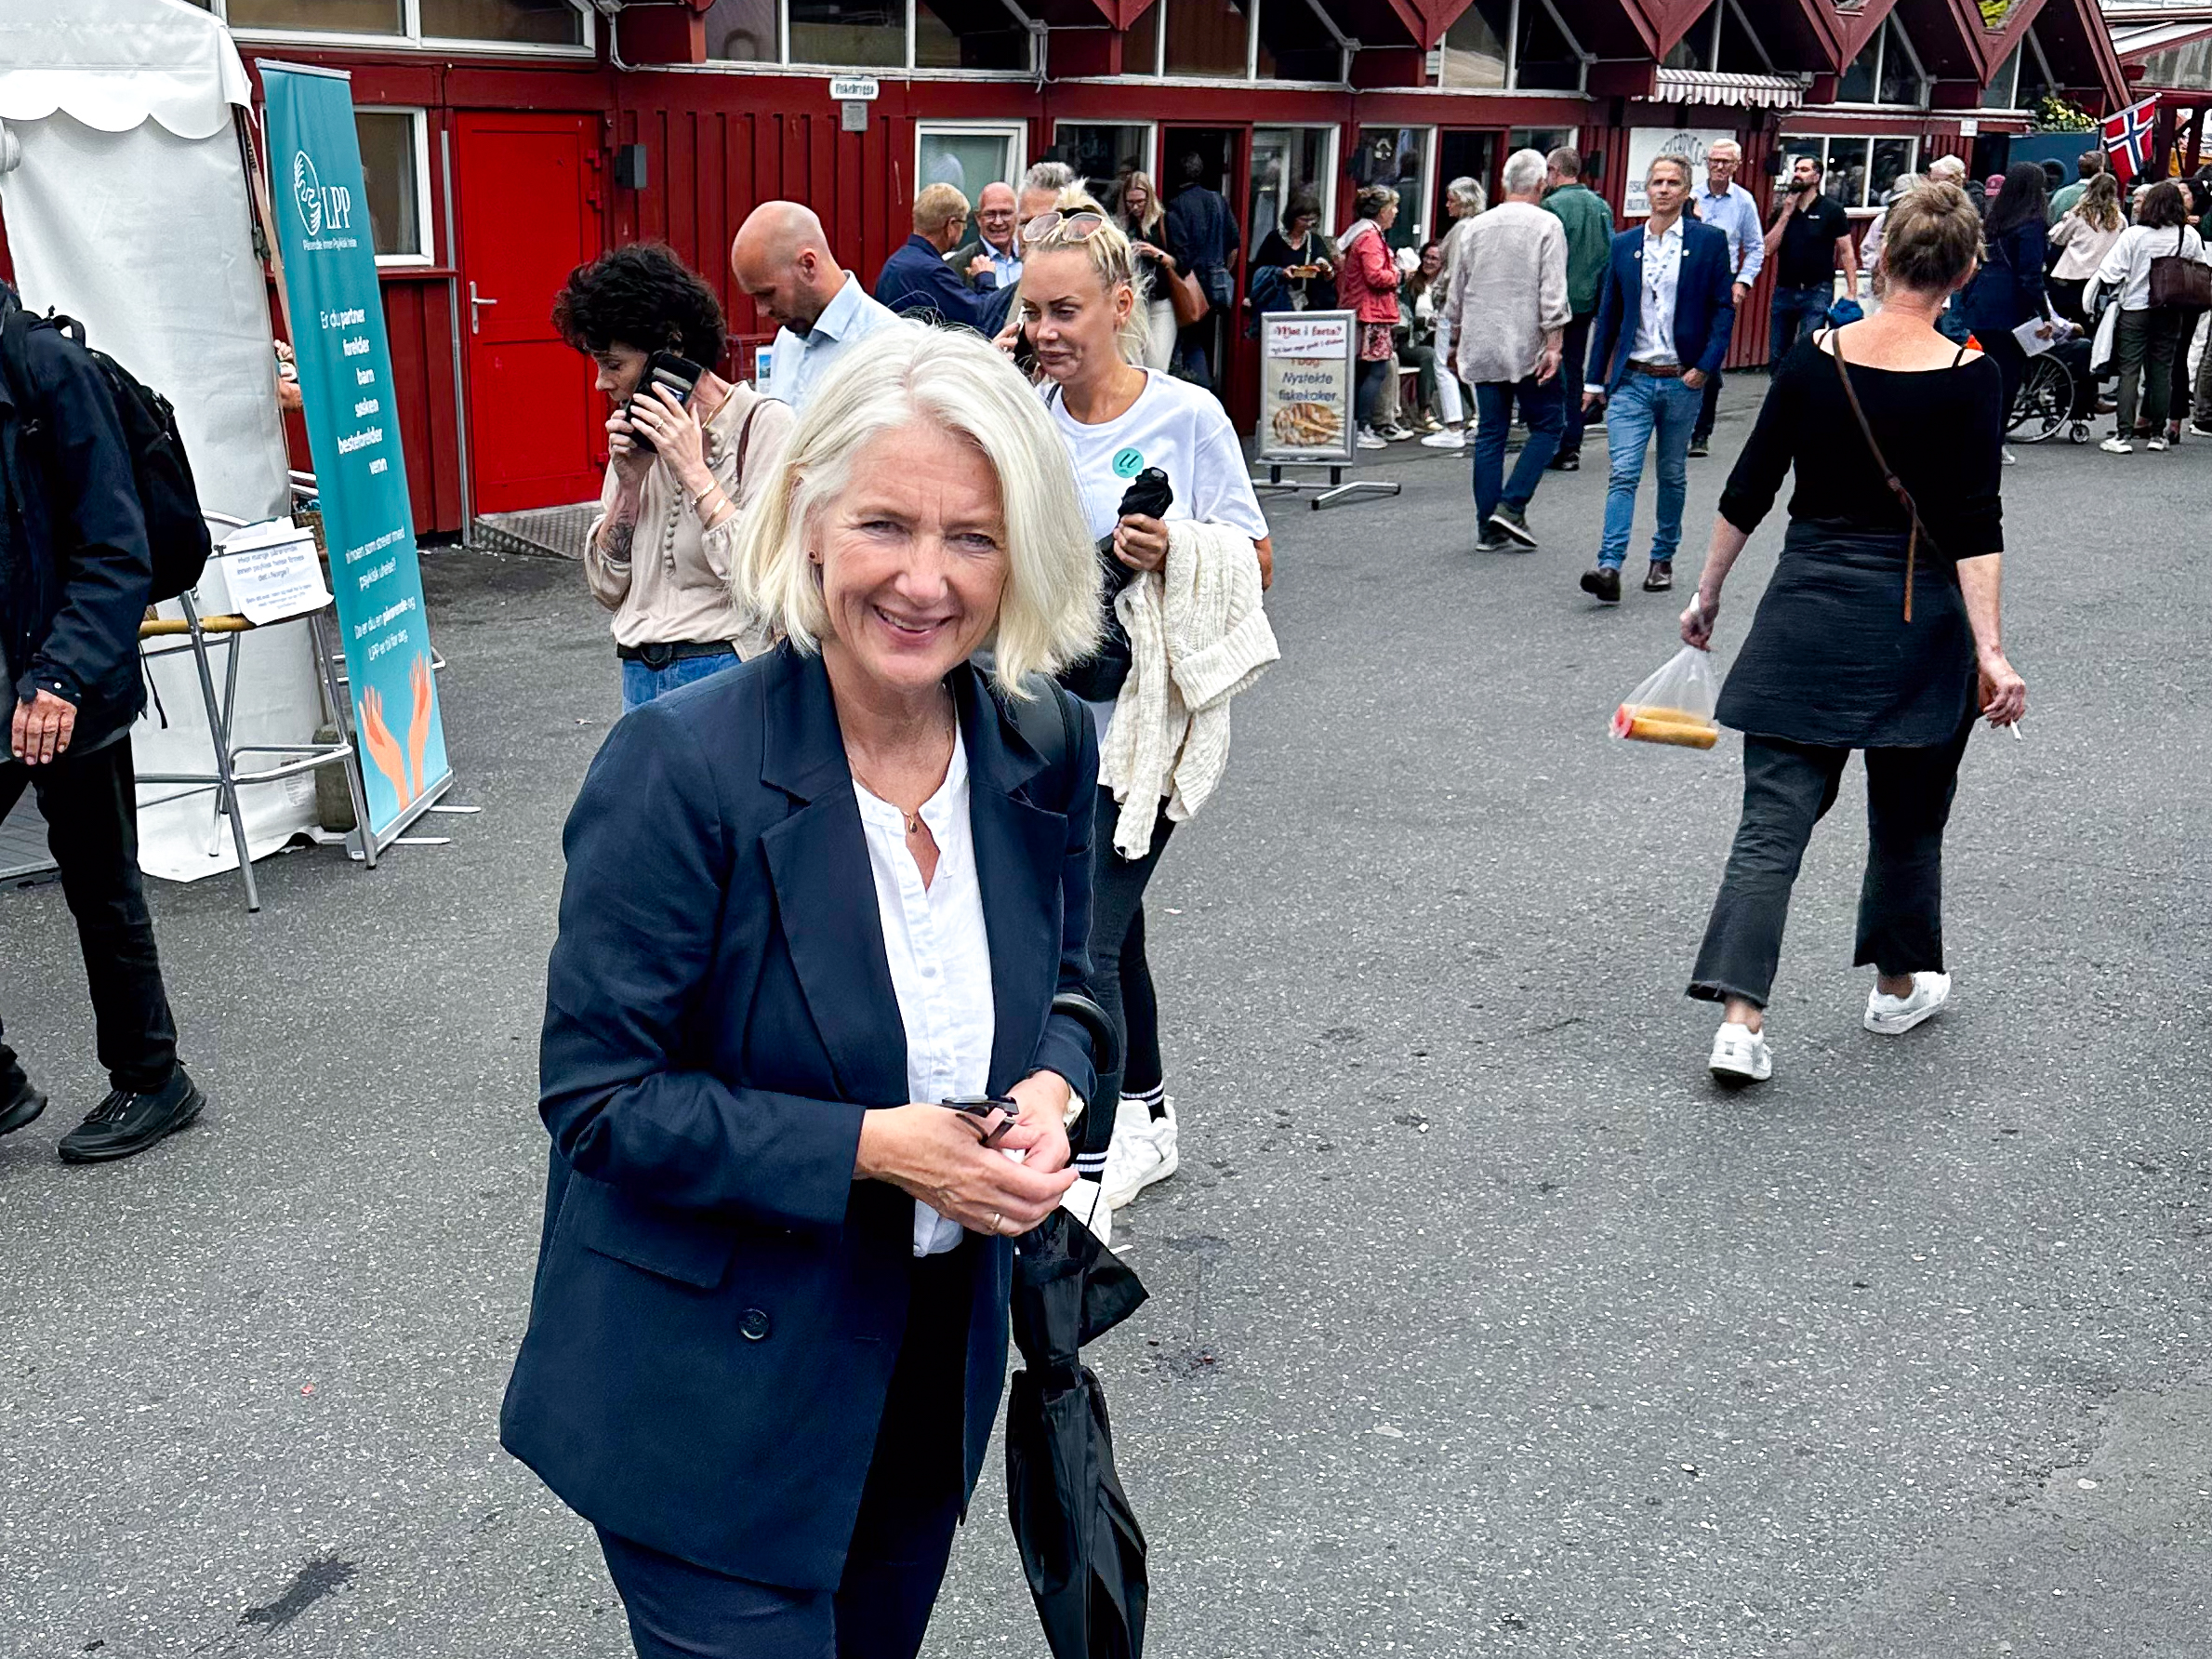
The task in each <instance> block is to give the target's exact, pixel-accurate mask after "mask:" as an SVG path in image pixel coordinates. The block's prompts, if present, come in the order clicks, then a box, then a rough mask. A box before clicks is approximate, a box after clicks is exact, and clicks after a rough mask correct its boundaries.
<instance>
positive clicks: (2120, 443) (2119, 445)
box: [2097, 436, 2135, 455]
mask: <svg viewBox="0 0 2212 1659" xmlns="http://www.w3.org/2000/svg"><path fill="white" fill-rule="evenodd" d="M2097 447H2098V448H2099V449H2101V450H2103V451H2104V452H2105V454H2107V455H2133V454H2134V453H2135V445H2132V444H2130V443H2129V442H2128V441H2127V440H2126V438H2122V437H2118V436H2114V437H2110V438H2107V439H2106V440H2105V441H2104V442H2103V443H2101V444H2099V445H2098V446H2097Z"/></svg>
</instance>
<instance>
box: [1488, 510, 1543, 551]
mask: <svg viewBox="0 0 2212 1659" xmlns="http://www.w3.org/2000/svg"><path fill="white" fill-rule="evenodd" d="M1483 529H1484V530H1485V531H1488V532H1491V533H1493V534H1496V535H1500V536H1510V537H1512V538H1513V539H1514V540H1516V541H1517V542H1519V543H1520V544H1521V546H1523V547H1534V546H1536V545H1537V542H1536V532H1535V531H1533V530H1531V529H1530V528H1529V510H1528V509H1527V508H1525V507H1516V506H1514V505H1513V504H1512V503H1511V502H1510V501H1501V502H1500V503H1499V504H1498V508H1497V511H1494V512H1492V513H1491V514H1490V523H1488V524H1485V525H1483Z"/></svg>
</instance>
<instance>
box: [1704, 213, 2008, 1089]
mask: <svg viewBox="0 0 2212 1659" xmlns="http://www.w3.org/2000/svg"><path fill="white" fill-rule="evenodd" d="M1980 237H1981V226H1980V221H1979V219H1978V218H1977V216H1976V215H1975V212H1974V207H1973V204H1972V203H1970V202H1969V201H1967V197H1966V194H1965V192H1962V191H1960V190H1959V189H1958V188H1957V187H1956V186H1954V185H1950V184H1924V185H1922V186H1921V187H1920V188H1919V189H1918V190H1916V191H1914V192H1913V193H1912V194H1911V195H1909V196H1907V197H1906V198H1905V199H1904V200H1903V201H1901V202H1900V203H1898V204H1897V206H1894V207H1892V208H1891V209H1890V213H1889V222H1888V227H1887V233H1886V234H1885V236H1884V239H1883V244H1882V270H1883V278H1884V283H1883V286H1884V293H1885V299H1884V302H1883V306H1882V309H1881V311H1880V312H1877V313H1876V314H1875V315H1874V316H1873V317H1870V318H1868V319H1867V320H1866V321H1864V322H1862V323H1853V324H1850V325H1848V326H1846V327H1843V328H1832V329H1828V330H1826V331H1824V332H1822V333H1820V334H1817V335H1814V336H1811V337H1809V338H1806V339H1803V340H1800V341H1799V342H1798V344H1797V345H1796V347H1795V349H1794V350H1793V351H1792V352H1790V354H1789V356H1788V357H1786V358H1784V359H1783V361H1782V367H1781V368H1780V369H1779V370H1778V371H1777V372H1776V374H1775V377H1774V384H1773V385H1772V386H1771V387H1770V388H1769V389H1768V393H1767V402H1766V405H1765V406H1764V407H1763V408H1761V409H1760V411H1759V419H1758V424H1757V426H1756V427H1755V429H1754V430H1753V432H1752V435H1751V442H1750V443H1749V444H1748V445H1745V447H1744V450H1743V454H1742V458H1740V459H1739V460H1738V461H1737V463H1736V470H1735V471H1734V472H1733V473H1732V474H1731V475H1730V476H1729V485H1728V488H1727V489H1726V490H1725V491H1724V492H1723V493H1722V495H1721V498H1720V516H1719V518H1718V519H1717V520H1716V521H1715V524H1714V526H1713V545H1712V549H1711V551H1709V552H1708V553H1707V554H1706V558H1705V569H1704V574H1703V577H1702V579H1701V580H1700V582H1699V584H1698V596H1697V598H1696V600H1695V601H1693V602H1692V603H1691V604H1690V607H1689V610H1687V611H1685V612H1684V613H1683V614H1682V637H1683V638H1684V639H1685V640H1687V641H1688V642H1689V644H1693V645H1696V646H1698V647H1700V648H1701V649H1709V648H1710V646H1711V643H1712V638H1713V623H1714V619H1715V617H1717V616H1718V615H1719V613H1720V594H1721V586H1722V584H1723V583H1724V582H1725V581H1727V579H1728V574H1729V567H1730V566H1731V565H1733V564H1735V562H1736V559H1737V556H1738V555H1739V554H1741V553H1742V551H1743V547H1744V543H1745V542H1747V541H1748V540H1749V539H1750V538H1751V534H1752V532H1753V531H1754V530H1755V529H1756V528H1757V527H1758V524H1759V521H1760V520H1761V519H1763V518H1765V517H1766V515H1767V512H1768V510H1769V509H1770V508H1771V507H1772V506H1773V504H1774V498H1775V496H1776V494H1777V492H1779V490H1780V489H1781V487H1782V477H1783V475H1784V474H1785V473H1787V472H1789V471H1791V470H1792V469H1793V468H1794V469H1795V472H1796V481H1797V482H1796V489H1795V493H1794V494H1793V495H1792V496H1791V498H1790V509H1789V511H1790V529H1789V536H1788V538H1787V539H1786V540H1785V541H1784V542H1783V544H1782V560H1781V563H1780V564H1779V565H1778V566H1777V567H1776V569H1775V573H1774V577H1773V580H1772V581H1771V582H1769V583H1768V588H1767V592H1766V596H1765V597H1764V598H1763V599H1762V600H1761V601H1760V602H1759V608H1758V614H1757V616H1756V617H1755V618H1754V619H1753V622H1752V627H1751V634H1750V637H1748V638H1747V639H1746V640H1745V641H1744V643H1743V650H1742V655H1741V656H1740V657H1738V658H1737V661H1736V666H1735V669H1734V670H1733V671H1732V672H1730V674H1729V679H1728V684H1727V685H1726V686H1725V687H1724V688H1723V690H1722V692H1721V697H1720V709H1719V718H1720V722H1721V723H1722V724H1723V725H1727V726H1732V727H1734V728H1735V729H1736V730H1738V731H1741V732H1742V733H1743V818H1742V823H1741V824H1740V825H1739V826H1738V828H1737V830H1736V844H1735V848H1734V850H1733V851H1732V852H1730V854H1729V865H1728V872H1727V874H1726V875H1725V876H1724V877H1723V878H1722V880H1721V886H1720V896H1719V898H1718V899H1717V900H1716V901H1715V904H1714V907H1713V919H1712V921H1711V922H1710V923H1708V925H1707V926H1706V929H1705V943H1704V947H1703V949H1701V950H1700V951H1699V952H1698V962H1697V968H1696V971H1695V974H1694V975H1693V977H1692V979H1691V982H1690V987H1689V994H1690V995H1691V996H1693V997H1698V998H1702V999H1704V1000H1706V1001H1709V1002H1724V1003H1726V1004H1727V1014H1726V1017H1725V1021H1724V1023H1723V1024H1722V1026H1721V1028H1720V1031H1719V1034H1718V1035H1717V1036H1716V1037H1715V1039H1714V1043H1713V1059H1712V1067H1713V1071H1714V1075H1715V1076H1716V1077H1719V1078H1721V1079H1723V1080H1724V1081H1728V1082H1757V1081H1759V1080H1761V1079H1764V1078H1766V1077H1767V1076H1768V1075H1769V1074H1770V1073H1771V1071H1772V1069H1773V1060H1772V1057H1771V1055H1770V1053H1769V1050H1768V1042H1767V1036H1766V1031H1765V1029H1764V1025H1765V1014H1764V1010H1765V1008H1766V1006H1767V1000H1768V992H1769V991H1770V990H1771V989H1772V988H1773V984H1774V970H1775V963H1776V961H1777V959H1778V958H1779V956H1780V955H1781V951H1782V924H1783V922H1784V920H1785V918H1786V916H1787V914H1788V910H1789V902H1790V889H1791V886H1792V885H1793V884H1794V883H1795V881H1796V879H1797V867H1798V864H1799V861H1800V860H1801V859H1802V858H1803V857H1804V855H1805V847H1806V843H1807V842H1808V840H1809V839H1810V838H1811V835H1812V829H1813V826H1814V824H1816V823H1818V822H1819V821H1820V819H1821V816H1824V815H1825V814H1826V812H1827V811H1828V809H1829V808H1830V807H1831V806H1833V805H1834V804H1835V795H1836V789H1837V786H1838V784H1839V783H1840V782H1841V781H1842V777H1843V769H1844V763H1846V762H1847V761H1848V760H1849V759H1850V755H1851V750H1854V749H1860V750H1865V751H1866V791H1867V815H1866V816H1867V829H1868V834H1869V838H1870V841H1871V843H1872V844H1871V846H1870V847H1869V848H1868V852H1867V862H1866V879H1865V882H1864V883H1863V885H1862V886H1861V889H1860V895H1859V949H1858V954H1857V955H1856V957H1855V958H1854V959H1853V960H1854V961H1855V962H1860V963H1867V962H1871V963H1873V964H1874V971H1875V975H1876V977H1875V981H1874V990H1873V992H1872V994H1871V995H1870V996H1869V997H1868V999H1867V1005H1866V1017H1865V1024H1866V1029H1868V1030H1870V1031H1874V1032H1878V1033H1880V1034H1882V1035H1885V1036H1895V1035H1898V1034H1900V1033H1902V1032H1905V1031H1909V1030H1911V1029H1913V1028H1914V1026H1916V1025H1918V1024H1919V1023H1920V1022H1921V1021H1922V1020H1925V1019H1927V1017H1928V1016H1929V1015H1932V1014H1934V1013H1936V1012H1937V1010H1939V1009H1940V1008H1941V1007H1942V1006H1943V1004H1944V1002H1946V1001H1947V1000H1948V999H1949V997H1950V995H1951V975H1949V974H1948V973H1946V972H1945V971H1944V968H1943V922H1942V864H1943V828H1944V824H1945V822H1946V821H1947V820H1948V819H1949V817H1950V816H1951V801H1952V797H1953V795H1954V793H1955V791H1956V789H1957V784H1958V764H1959V760H1960V757H1961V756H1962V755H1963V754H1964V753H1965V752H1966V746H1967V737H1968V736H1969V735H1971V733H1972V731H1973V727H1974V717H1975V710H1976V709H1977V707H1979V708H1980V711H1981V713H1982V714H1984V715H1986V716H1987V717H1988V719H1989V721H1990V723H1991V724H1992V725H2010V724H2012V723H2014V722H2015V721H2017V720H2019V719H2020V714H2021V712H2022V710H2025V708H2026V707H2027V698H2028V689H2027V686H2026V684H2024V683H2023V682H2022V681H2021V679H2020V675H2018V674H2017V673H2015V672H2014V671H2013V669H2012V665H2011V663H2009V662H2007V660H2006V658H2005V648H2004V644H2003V630H2002V628H2001V627H2000V625H1999V609H2000V606H1999V591H2000V590H1999V573H2000V568H2001V565H2002V556H2001V555H2002V551H2003V548H2004V545H2005V543H2004V533H2003V509H2002V507H2001V505H2000V503H1999V501H1998V498H1997V481H1998V477H1999V469H2000V467H2001V465H2002V463H2001V462H2000V461H1999V460H1998V451H1999V448H2000V441H2001V438H2002V436H2003V430H2004V429H2003V420H2004V417H2003V413H2002V410H2003V405H2002V402H2001V401H2000V400H2001V398H2002V395H2003V394H2002V392H2001V390H2000V382H1999V378H1998V374H1997V367H1996V365H1995V364H1993V363H1992V362H1991V361H1990V360H1989V359H1988V358H1986V357H1982V356H1980V355H1978V354H1976V353H1974V352H1970V351H1967V349H1966V348H1964V347H1961V346H1957V345H1954V343H1953V342H1952V341H1950V340H1948V339H1945V338H1943V337H1942V336H1941V335H1940V334H1939V333H1937V332H1936V328H1935V320H1936V318H1937V316H1938V315H1939V314H1940V312H1942V309H1943V303H1944V301H1945V300H1946V299H1948V298H1949V297H1950V296H1951V295H1952V294H1953V293H1954V292H1955V291H1956V290H1957V289H1958V288H1960V287H1961V286H1963V285H1965V284H1966V282H1967V279H1968V278H1969V277H1971V276H1972V275H1973V272H1974V261H1975V250H1976V247H1977V246H1979V244H1980ZM1891 469H1895V477H1896V481H1897V484H1898V486H1899V487H1898V489H1897V490H1896V491H1895V492H1894V493H1893V492H1892V490H1891V489H1890V488H1889V487H1888V485H1887V484H1886V483H1885V479H1886V477H1887V476H1888V475H1889V474H1890V471H1891Z"/></svg>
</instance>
